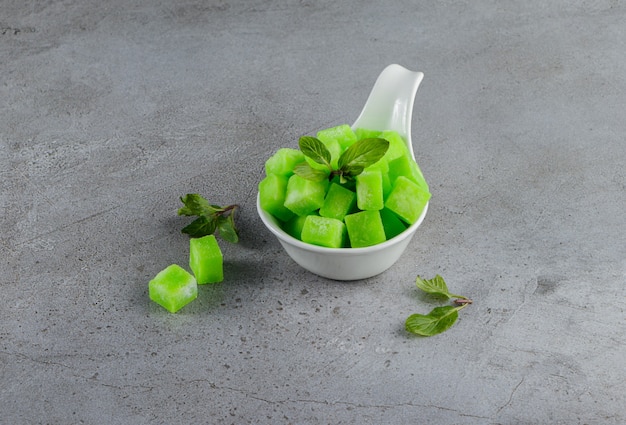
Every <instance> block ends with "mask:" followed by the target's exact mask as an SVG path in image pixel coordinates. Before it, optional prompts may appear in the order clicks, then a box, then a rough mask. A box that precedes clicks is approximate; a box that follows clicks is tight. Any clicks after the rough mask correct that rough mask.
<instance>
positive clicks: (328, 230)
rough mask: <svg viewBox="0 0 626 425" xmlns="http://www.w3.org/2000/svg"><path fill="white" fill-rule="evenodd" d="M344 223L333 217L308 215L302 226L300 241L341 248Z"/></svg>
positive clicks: (344, 229)
mask: <svg viewBox="0 0 626 425" xmlns="http://www.w3.org/2000/svg"><path fill="white" fill-rule="evenodd" d="M345 238H346V225H345V224H344V223H343V221H341V220H337V219H335V218H328V217H321V216H317V215H310V216H308V217H307V218H306V220H305V221H304V226H303V227H302V242H306V243H310V244H313V245H319V246H325V247H328V248H341V247H343V245H344V243H345Z"/></svg>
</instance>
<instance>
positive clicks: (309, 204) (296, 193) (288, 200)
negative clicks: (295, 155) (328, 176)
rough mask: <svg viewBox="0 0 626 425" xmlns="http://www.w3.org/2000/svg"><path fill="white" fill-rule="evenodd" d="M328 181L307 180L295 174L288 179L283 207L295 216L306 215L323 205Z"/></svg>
mask: <svg viewBox="0 0 626 425" xmlns="http://www.w3.org/2000/svg"><path fill="white" fill-rule="evenodd" d="M328 185H329V183H328V180H324V181H321V182H318V181H313V180H308V179H305V178H303V177H300V176H299V175H297V174H294V175H293V176H291V177H289V181H288V182H287V192H286V195H285V203H284V205H285V207H287V208H288V209H289V210H291V211H292V212H293V213H294V214H296V215H307V214H310V213H312V212H313V211H315V210H318V209H320V208H321V207H322V205H324V197H325V196H326V189H327V188H328Z"/></svg>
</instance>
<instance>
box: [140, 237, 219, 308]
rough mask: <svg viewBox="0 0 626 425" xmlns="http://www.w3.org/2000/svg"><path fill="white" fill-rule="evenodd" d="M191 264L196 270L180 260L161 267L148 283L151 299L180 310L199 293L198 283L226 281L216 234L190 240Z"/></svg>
mask: <svg viewBox="0 0 626 425" xmlns="http://www.w3.org/2000/svg"><path fill="white" fill-rule="evenodd" d="M189 268H190V269H191V271H192V272H193V274H191V273H189V272H188V271H187V270H185V269H184V268H182V267H181V266H179V265H177V264H171V265H169V266H168V267H166V268H165V269H163V270H161V271H160V272H159V273H158V274H157V275H156V276H155V277H154V279H152V280H151V281H150V282H149V283H148V293H149V296H150V299H151V300H152V301H154V302H156V303H157V304H159V305H161V306H162V307H163V308H165V309H166V310H168V311H169V312H170V313H176V312H177V311H178V310H180V309H181V308H183V307H184V306H186V305H187V304H189V303H190V302H191V301H193V300H195V299H196V298H197V297H198V285H203V284H206V283H218V282H221V281H223V280H224V262H223V256H222V251H221V250H220V247H219V245H218V244H217V240H216V239H215V236H214V235H207V236H204V237H201V238H192V239H190V240H189Z"/></svg>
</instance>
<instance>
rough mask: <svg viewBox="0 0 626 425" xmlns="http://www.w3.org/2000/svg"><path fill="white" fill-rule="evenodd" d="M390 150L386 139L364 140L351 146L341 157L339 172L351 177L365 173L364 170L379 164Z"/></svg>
mask: <svg viewBox="0 0 626 425" xmlns="http://www.w3.org/2000/svg"><path fill="white" fill-rule="evenodd" d="M388 149H389V142H388V141H387V140H385V139H380V138H370V139H362V140H359V141H358V142H356V143H354V144H353V145H351V146H350V147H349V148H348V149H346V151H345V152H344V153H343V154H342V155H341V156H340V157H339V162H338V164H337V165H338V166H339V170H341V171H343V174H344V175H348V176H351V177H354V176H357V175H359V174H361V173H362V172H363V169H365V168H367V167H369V166H370V165H374V164H375V163H377V162H378V161H379V160H380V159H381V158H382V157H383V156H385V154H386V153H387V150H388Z"/></svg>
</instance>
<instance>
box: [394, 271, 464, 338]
mask: <svg viewBox="0 0 626 425" xmlns="http://www.w3.org/2000/svg"><path fill="white" fill-rule="evenodd" d="M415 284H416V285H417V287H418V288H419V289H421V290H422V291H424V292H426V293H428V294H431V295H436V296H441V297H445V298H457V299H456V300H454V303H455V304H456V306H442V307H435V308H434V309H432V310H431V312H430V313H428V314H417V313H416V314H412V315H410V316H409V317H408V318H407V319H406V321H405V325H404V326H405V328H406V330H407V331H408V332H410V333H412V334H416V335H421V336H433V335H437V334H440V333H442V332H445V331H447V330H448V329H450V328H451V327H452V325H454V323H455V322H456V321H457V319H458V318H459V311H461V310H462V309H464V308H465V307H467V306H468V305H469V304H471V303H472V300H470V299H469V298H467V297H465V296H463V295H457V294H452V293H450V291H449V290H448V286H447V285H446V282H445V281H444V280H443V278H442V277H441V276H439V275H437V276H435V277H434V278H433V279H422V278H421V277H419V276H418V277H417V279H416V280H415Z"/></svg>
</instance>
